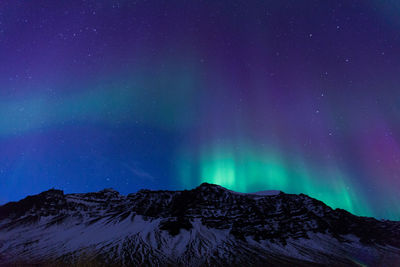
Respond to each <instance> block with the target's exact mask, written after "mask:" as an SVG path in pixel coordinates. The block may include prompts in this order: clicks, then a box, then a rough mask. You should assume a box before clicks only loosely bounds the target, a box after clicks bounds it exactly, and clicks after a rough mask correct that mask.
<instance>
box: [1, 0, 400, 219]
mask: <svg viewBox="0 0 400 267" xmlns="http://www.w3.org/2000/svg"><path fill="white" fill-rule="evenodd" d="M399 14H400V2H399V1H397V0H392V1H378V0H365V1H351V0H342V1H335V0H332V1H322V0H320V1H315V0H314V1H312V0H304V1H299V0H292V1H289V0H279V1H277V0H276V1H268V0H266V1H248V0H243V1H235V0H229V1H197V0H191V1H189V0H187V1H180V0H176V1H175V0H174V1H160V0H159V1H152V0H147V1H144V0H143V1H142V0H140V1H134V0H125V1H123V0H120V1H113V0H97V1H95V0H86V1H84V0H80V1H78V0H70V1H55V0H37V1H22V0H3V1H1V2H0V203H5V202H7V201H13V200H18V199H21V198H23V197H25V196H26V195H28V194H36V193H39V192H41V191H44V190H47V189H49V188H52V187H54V188H59V189H62V190H64V191H65V192H66V193H72V192H89V191H98V190H101V189H103V188H109V187H112V188H114V189H116V190H118V191H120V192H121V193H123V194H127V193H131V192H136V191H137V190H139V189H141V188H149V189H171V190H177V189H185V188H186V189H191V188H193V187H195V186H197V185H199V184H200V183H201V182H211V183H217V184H220V185H222V186H224V187H227V188H229V189H232V190H236V191H240V192H254V191H260V190H272V189H275V190H282V191H284V192H286V193H305V194H308V195H310V196H312V197H315V198H317V199H320V200H322V201H324V202H325V203H327V204H328V205H331V206H332V207H334V208H337V207H340V208H344V209H346V210H348V211H350V212H353V213H355V214H357V215H365V216H375V217H378V218H386V219H400V16H399Z"/></svg>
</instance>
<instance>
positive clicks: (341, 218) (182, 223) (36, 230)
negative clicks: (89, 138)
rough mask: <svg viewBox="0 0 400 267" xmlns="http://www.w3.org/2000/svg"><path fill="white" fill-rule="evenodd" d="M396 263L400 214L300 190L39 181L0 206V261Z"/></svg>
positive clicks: (398, 261) (399, 249)
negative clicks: (128, 187) (87, 189)
mask: <svg viewBox="0 0 400 267" xmlns="http://www.w3.org/2000/svg"><path fill="white" fill-rule="evenodd" d="M82 259H84V260H85V261H91V262H96V263H99V264H100V263H102V264H105V265H117V266H120V265H124V266H139V265H140V266H167V265H170V266H171V265H172V266H226V265H231V266H233V265H234V266H285V265H286V266H293V265H294V266H315V265H316V264H325V265H332V266H335V265H336V266H346V265H349V266H358V265H360V264H366V265H371V266H396V265H397V266H400V223H399V222H391V221H378V220H375V219H373V218H366V217H357V216H354V215H352V214H350V213H348V212H346V211H344V210H340V209H336V210H332V209H331V208H330V207H328V206H326V205H325V204H324V203H322V202H320V201H318V200H315V199H313V198H310V197H308V196H306V195H303V194H300V195H290V194H284V193H283V192H279V191H268V192H259V193H254V194H242V193H235V192H232V191H230V190H226V189H225V188H223V187H220V186H216V185H211V184H202V185H200V186H199V187H197V188H195V189H193V190H190V191H150V190H141V191H139V192H138V193H136V194H130V195H128V196H123V195H120V194H119V193H118V192H116V191H114V190H112V189H106V190H103V191H100V192H97V193H88V194H69V195H65V194H64V193H63V192H62V191H59V190H49V191H46V192H43V193H41V194H39V195H35V196H30V197H27V198H25V199H23V200H21V201H19V202H16V203H8V204H6V205H4V206H1V207H0V265H1V264H3V265H6V266H8V265H10V264H14V263H18V264H27V263H34V264H43V263H46V264H48V263H50V264H52V263H57V264H58V265H59V264H60V263H65V264H71V263H77V262H79V261H82Z"/></svg>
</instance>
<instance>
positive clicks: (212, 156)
mask: <svg viewBox="0 0 400 267" xmlns="http://www.w3.org/2000/svg"><path fill="white" fill-rule="evenodd" d="M243 143H245V142H243ZM200 151H201V152H200V153H199V157H198V159H193V158H192V159H191V160H188V158H190V156H188V155H189V154H188V153H184V154H185V157H184V158H181V160H180V161H179V170H178V173H179V177H180V181H181V183H182V185H183V186H184V187H186V188H191V187H193V186H196V185H197V184H199V183H202V182H207V183H213V184H218V185H221V186H223V187H226V188H228V189H231V190H234V191H238V192H244V193H250V192H257V191H262V190H281V191H283V192H285V193H292V194H300V193H304V194H307V195H309V196H311V197H314V198H317V199H319V200H321V201H323V202H324V203H326V204H327V205H329V206H331V207H332V208H341V209H345V210H347V211H349V212H351V213H354V214H357V215H362V216H372V212H371V210H370V209H369V208H368V207H369V205H368V202H367V201H366V199H365V198H364V197H362V195H360V192H358V191H356V186H355V185H354V184H352V183H351V181H350V179H349V178H348V177H347V176H346V175H345V174H344V173H343V172H341V171H340V170H339V168H338V167H335V168H332V165H330V166H329V167H328V166H326V167H324V166H320V167H313V168H312V167H310V164H308V163H306V162H304V160H301V159H300V158H295V157H293V158H295V159H293V158H292V159H290V160H289V159H287V158H285V157H284V156H283V154H281V153H279V152H278V150H277V149H265V148H256V147H255V146H251V145H249V144H247V145H243V144H242V145H241V146H232V145H214V146H210V147H207V148H206V149H203V150H200ZM196 162H198V164H196ZM193 177H198V180H195V179H193Z"/></svg>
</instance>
